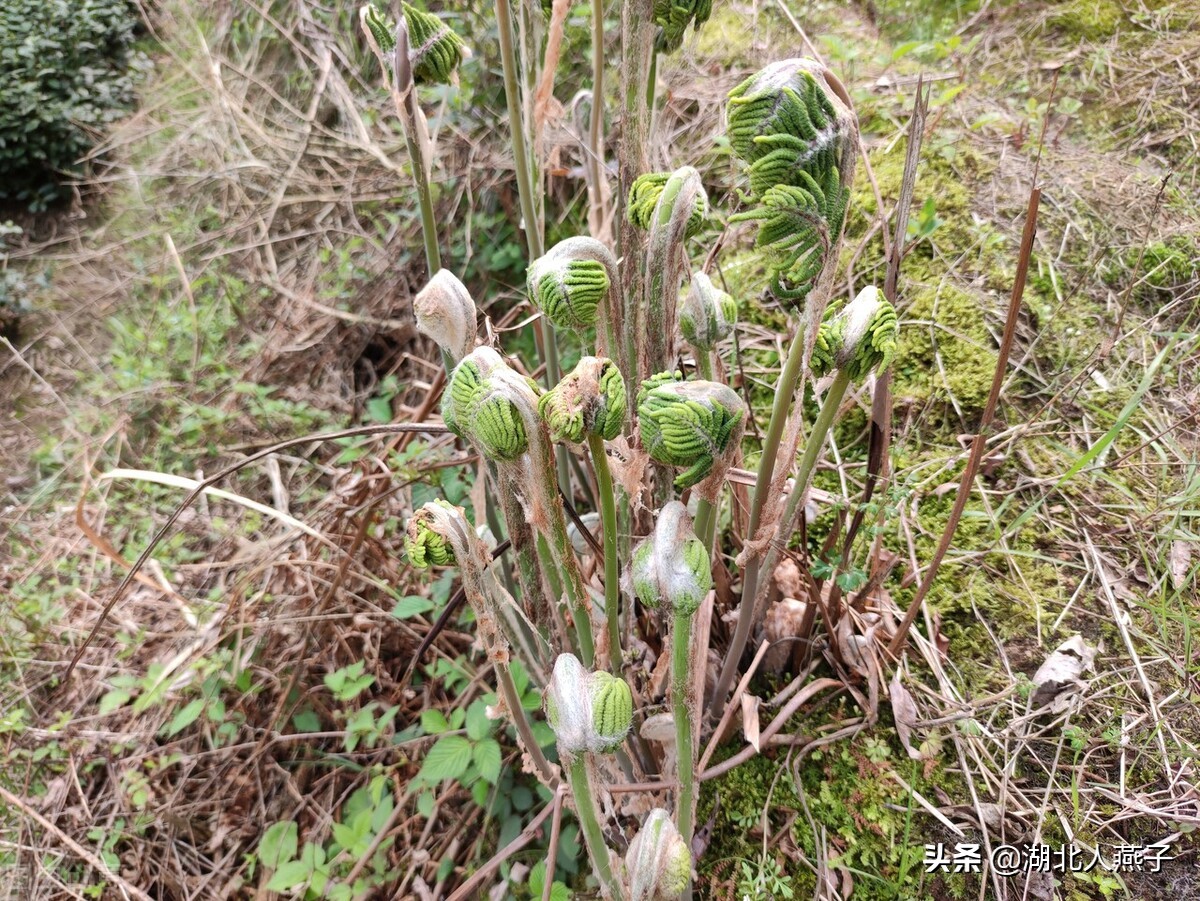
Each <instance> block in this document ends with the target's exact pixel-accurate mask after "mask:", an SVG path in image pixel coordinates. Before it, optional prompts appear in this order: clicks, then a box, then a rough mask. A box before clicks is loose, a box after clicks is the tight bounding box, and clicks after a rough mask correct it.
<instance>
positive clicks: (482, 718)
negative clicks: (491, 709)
mask: <svg viewBox="0 0 1200 901" xmlns="http://www.w3.org/2000/svg"><path fill="white" fill-rule="evenodd" d="M491 732H492V721H491V720H489V719H488V715H487V705H486V704H484V703H483V701H474V702H472V703H471V706H470V707H468V708H467V738H469V739H471V741H479V740H480V739H481V738H486V737H487V736H488V735H490V734H491Z"/></svg>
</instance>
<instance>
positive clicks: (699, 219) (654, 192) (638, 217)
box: [627, 172, 708, 238]
mask: <svg viewBox="0 0 1200 901" xmlns="http://www.w3.org/2000/svg"><path fill="white" fill-rule="evenodd" d="M674 174H675V173H672V172H647V173H646V174H645V175H639V176H638V177H637V179H636V180H635V181H634V183H633V186H632V187H630V189H629V203H628V204H627V210H628V216H629V221H630V222H632V223H633V224H634V225H636V226H637V227H638V228H640V229H643V230H649V228H650V226H651V225H652V224H653V222H654V208H655V207H656V206H657V205H658V201H659V198H660V197H662V193H663V189H664V188H665V187H666V186H667V182H668V181H670V180H671V177H672V176H673V175H674ZM707 221H708V195H706V194H705V193H704V192H703V191H700V192H698V193H697V194H696V198H695V200H694V202H693V206H692V212H691V215H689V216H688V223H687V230H686V231H685V233H684V234H685V237H688V238H692V237H695V236H696V235H698V234H699V233H700V232H701V230H703V228H704V225H705V223H706V222H707Z"/></svg>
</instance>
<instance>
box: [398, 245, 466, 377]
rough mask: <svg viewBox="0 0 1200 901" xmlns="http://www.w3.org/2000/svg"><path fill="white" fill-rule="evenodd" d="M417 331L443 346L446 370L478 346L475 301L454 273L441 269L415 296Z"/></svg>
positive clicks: (414, 310)
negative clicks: (476, 341)
mask: <svg viewBox="0 0 1200 901" xmlns="http://www.w3.org/2000/svg"><path fill="white" fill-rule="evenodd" d="M413 316H414V317H415V318H416V320H417V331H419V332H420V333H421V334H422V335H425V336H426V337H428V338H431V339H432V340H433V342H434V343H435V344H437V346H438V347H439V348H441V351H442V355H443V359H444V360H445V362H446V370H447V374H449V373H450V372H451V371H453V369H454V367H455V366H457V365H458V363H459V361H460V360H462V358H463V357H465V356H466V355H467V354H469V353H470V352H471V349H472V348H474V346H475V301H474V300H472V298H471V294H470V292H469V291H467V288H466V285H464V284H463V283H462V282H461V281H459V280H458V277H457V276H456V275H454V273H452V272H450V271H448V270H446V269H439V270H438V271H437V274H436V275H434V277H433V278H431V279H430V280H429V284H427V285H426V286H425V287H424V288H422V289H421V290H420V291H419V292H418V293H417V296H416V297H414V298H413Z"/></svg>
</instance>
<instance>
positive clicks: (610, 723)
mask: <svg viewBox="0 0 1200 901" xmlns="http://www.w3.org/2000/svg"><path fill="white" fill-rule="evenodd" d="M545 709H546V720H547V722H548V723H549V724H550V728H551V729H553V730H554V736H555V738H556V739H557V740H558V751H559V753H560V754H561V755H563V756H565V757H573V756H574V755H576V754H580V753H582V752H584V751H591V752H593V753H607V752H611V751H615V750H616V749H617V748H618V747H619V746H620V744H621V742H623V741H624V740H625V736H626V735H628V734H629V729H630V727H631V726H632V725H633V693H632V692H631V691H630V690H629V685H628V684H627V683H626V682H625V680H624V679H621V678H619V677H617V676H613V675H610V674H609V673H606V672H604V671H603V670H599V671H597V672H594V673H589V672H588V671H587V670H586V669H584V667H583V664H582V663H580V662H579V659H578V658H577V657H576V656H575V655H574V654H560V655H559V656H558V658H557V659H556V660H555V661H554V671H553V673H551V676H550V684H549V685H547V686H546V695H545Z"/></svg>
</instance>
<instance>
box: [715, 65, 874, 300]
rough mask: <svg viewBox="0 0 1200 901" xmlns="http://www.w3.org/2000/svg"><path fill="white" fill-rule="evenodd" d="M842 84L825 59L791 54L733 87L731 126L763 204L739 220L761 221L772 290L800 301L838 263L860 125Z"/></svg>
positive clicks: (753, 194)
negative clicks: (846, 99)
mask: <svg viewBox="0 0 1200 901" xmlns="http://www.w3.org/2000/svg"><path fill="white" fill-rule="evenodd" d="M837 84H838V83H837V80H836V79H835V78H834V77H833V75H832V74H831V73H830V72H829V70H827V69H826V68H825V67H824V66H822V65H821V64H820V63H817V62H814V61H812V60H806V59H789V60H782V61H780V62H776V63H772V64H771V65H769V66H767V67H765V68H764V69H762V70H761V71H759V72H757V73H756V74H754V75H752V76H751V77H750V78H747V79H746V80H745V81H743V82H742V83H741V84H739V85H738V86H737V87H736V88H734V89H733V90H732V91H730V93H729V105H728V108H727V110H726V125H727V134H728V136H729V141H730V144H731V145H732V146H733V149H734V152H736V153H737V154H738V155H739V156H740V157H742V159H744V160H745V161H746V162H747V163H748V164H749V165H748V171H747V175H748V176H749V179H750V194H749V199H750V200H751V201H752V202H753V203H755V204H756V206H755V207H754V208H752V209H750V210H748V211H747V212H744V213H741V214H739V215H737V216H734V217H733V219H732V221H739V222H749V221H756V222H758V223H759V227H760V228H759V235H758V240H757V246H758V247H759V248H760V249H762V250H764V251H766V253H767V263H768V266H769V268H770V269H771V276H772V291H773V293H775V294H776V296H778V297H779V298H780V299H781V300H784V301H787V302H790V303H792V304H795V305H799V304H801V303H803V302H804V301H805V299H806V298H807V297H808V295H809V293H810V292H811V291H812V290H813V288H814V287H815V285H816V282H817V279H818V278H819V277H820V275H821V273H822V271H823V270H824V269H825V267H826V266H828V265H831V263H832V261H833V258H834V256H835V254H836V250H835V247H836V244H837V243H838V241H839V240H840V238H841V234H842V225H843V223H844V221H845V217H846V207H847V204H848V202H849V198H850V179H851V176H852V175H853V161H854V154H855V152H856V151H857V147H856V141H857V129H856V125H855V119H854V114H853V113H852V112H850V110H849V109H848V108H847V107H846V105H845V103H844V102H843V100H842V96H843V95H844V91H843V90H842V89H841V88H840V85H839V86H838V87H837V89H836V91H835V89H834V85H837ZM817 314H818V315H819V314H820V311H819V310H818V311H817Z"/></svg>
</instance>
